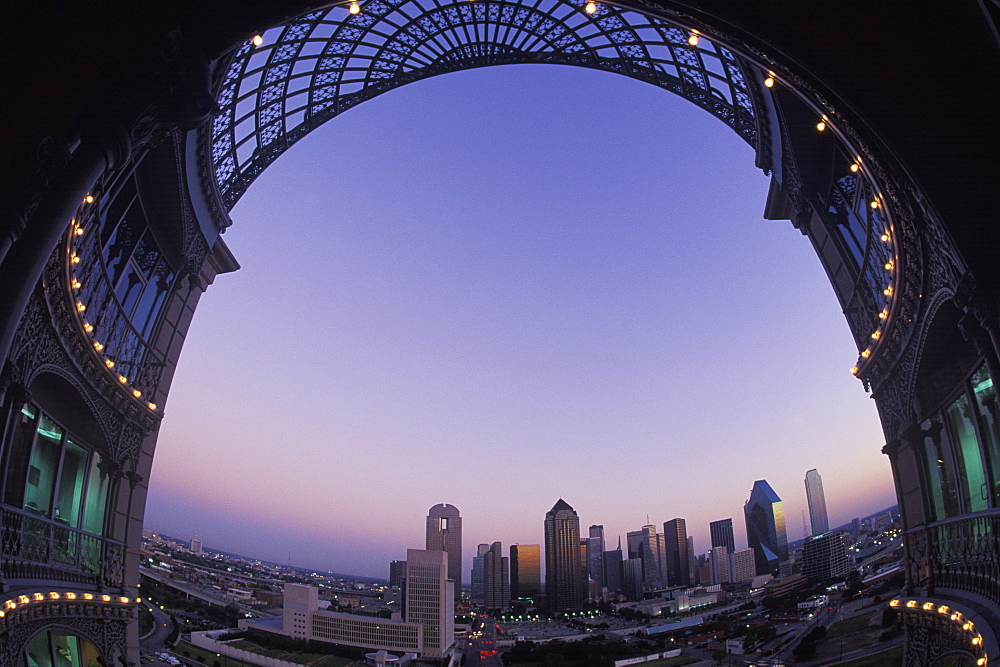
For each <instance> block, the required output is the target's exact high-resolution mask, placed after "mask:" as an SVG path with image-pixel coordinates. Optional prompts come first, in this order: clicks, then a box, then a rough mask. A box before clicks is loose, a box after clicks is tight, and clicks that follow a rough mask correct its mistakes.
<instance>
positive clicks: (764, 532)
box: [743, 479, 788, 574]
mask: <svg viewBox="0 0 1000 667" xmlns="http://www.w3.org/2000/svg"><path fill="white" fill-rule="evenodd" d="M743 514H744V516H745V518H746V524H747V543H748V544H749V545H750V548H751V549H753V551H754V557H755V558H756V562H757V574H768V573H770V574H777V573H778V571H779V568H780V565H781V563H783V562H785V561H787V560H788V542H787V540H786V538H785V510H784V506H783V504H782V502H781V498H779V497H778V494H777V493H775V492H774V489H772V488H771V485H770V484H768V483H767V481H766V480H763V479H758V480H757V481H756V482H754V483H753V489H752V490H751V491H750V498H749V499H748V500H747V502H746V504H745V505H744V506H743Z"/></svg>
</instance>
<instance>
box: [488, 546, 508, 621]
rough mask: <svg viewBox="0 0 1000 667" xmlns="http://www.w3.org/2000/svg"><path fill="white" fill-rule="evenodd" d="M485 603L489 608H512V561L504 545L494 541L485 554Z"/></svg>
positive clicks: (503, 609) (505, 609)
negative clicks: (504, 553)
mask: <svg viewBox="0 0 1000 667" xmlns="http://www.w3.org/2000/svg"><path fill="white" fill-rule="evenodd" d="M483 589H484V590H483V604H484V605H485V607H486V608H487V609H499V610H500V611H507V610H508V609H510V561H509V560H508V559H507V557H506V556H504V555H503V545H501V544H500V543H499V542H494V543H493V544H492V545H491V546H490V548H489V549H488V550H487V551H486V553H485V554H484V555H483Z"/></svg>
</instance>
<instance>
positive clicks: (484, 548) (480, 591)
mask: <svg viewBox="0 0 1000 667" xmlns="http://www.w3.org/2000/svg"><path fill="white" fill-rule="evenodd" d="M489 550H490V545H488V544H480V545H479V549H478V551H477V553H476V555H475V556H473V557H472V594H471V596H470V598H471V599H472V601H473V602H474V603H476V604H483V603H484V602H486V570H485V568H486V563H485V562H484V559H485V557H486V553H487V552H488V551H489Z"/></svg>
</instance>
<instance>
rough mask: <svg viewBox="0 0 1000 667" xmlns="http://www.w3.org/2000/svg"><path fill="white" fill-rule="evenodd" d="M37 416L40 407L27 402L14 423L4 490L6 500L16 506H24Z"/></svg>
mask: <svg viewBox="0 0 1000 667" xmlns="http://www.w3.org/2000/svg"><path fill="white" fill-rule="evenodd" d="M37 416H38V408H36V407H35V406H34V405H31V404H26V405H25V406H24V407H23V408H22V409H21V414H20V415H19V416H18V417H19V418H18V420H17V423H16V424H15V425H14V436H13V438H11V445H10V454H9V458H8V459H7V485H6V487H5V490H4V502H5V503H7V504H8V505H12V506H14V507H24V485H25V483H26V482H27V478H28V458H29V457H30V456H31V441H32V440H33V439H34V437H35V424H36V421H35V419H36V417H37Z"/></svg>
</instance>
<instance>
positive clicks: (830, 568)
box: [802, 531, 851, 581]
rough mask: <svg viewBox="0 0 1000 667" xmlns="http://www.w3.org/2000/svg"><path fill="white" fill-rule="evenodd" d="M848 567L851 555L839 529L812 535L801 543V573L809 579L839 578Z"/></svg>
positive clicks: (844, 574)
mask: <svg viewBox="0 0 1000 667" xmlns="http://www.w3.org/2000/svg"><path fill="white" fill-rule="evenodd" d="M850 568H851V557H850V555H848V553H847V544H846V543H845V542H844V534H843V533H841V532H839V531H837V532H827V533H823V534H821V535H813V536H812V537H810V538H808V539H807V540H806V541H805V543H804V544H803V545H802V574H804V575H805V576H806V577H808V578H809V581H823V580H826V579H841V578H843V577H846V576H847V573H848V572H849V571H850Z"/></svg>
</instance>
